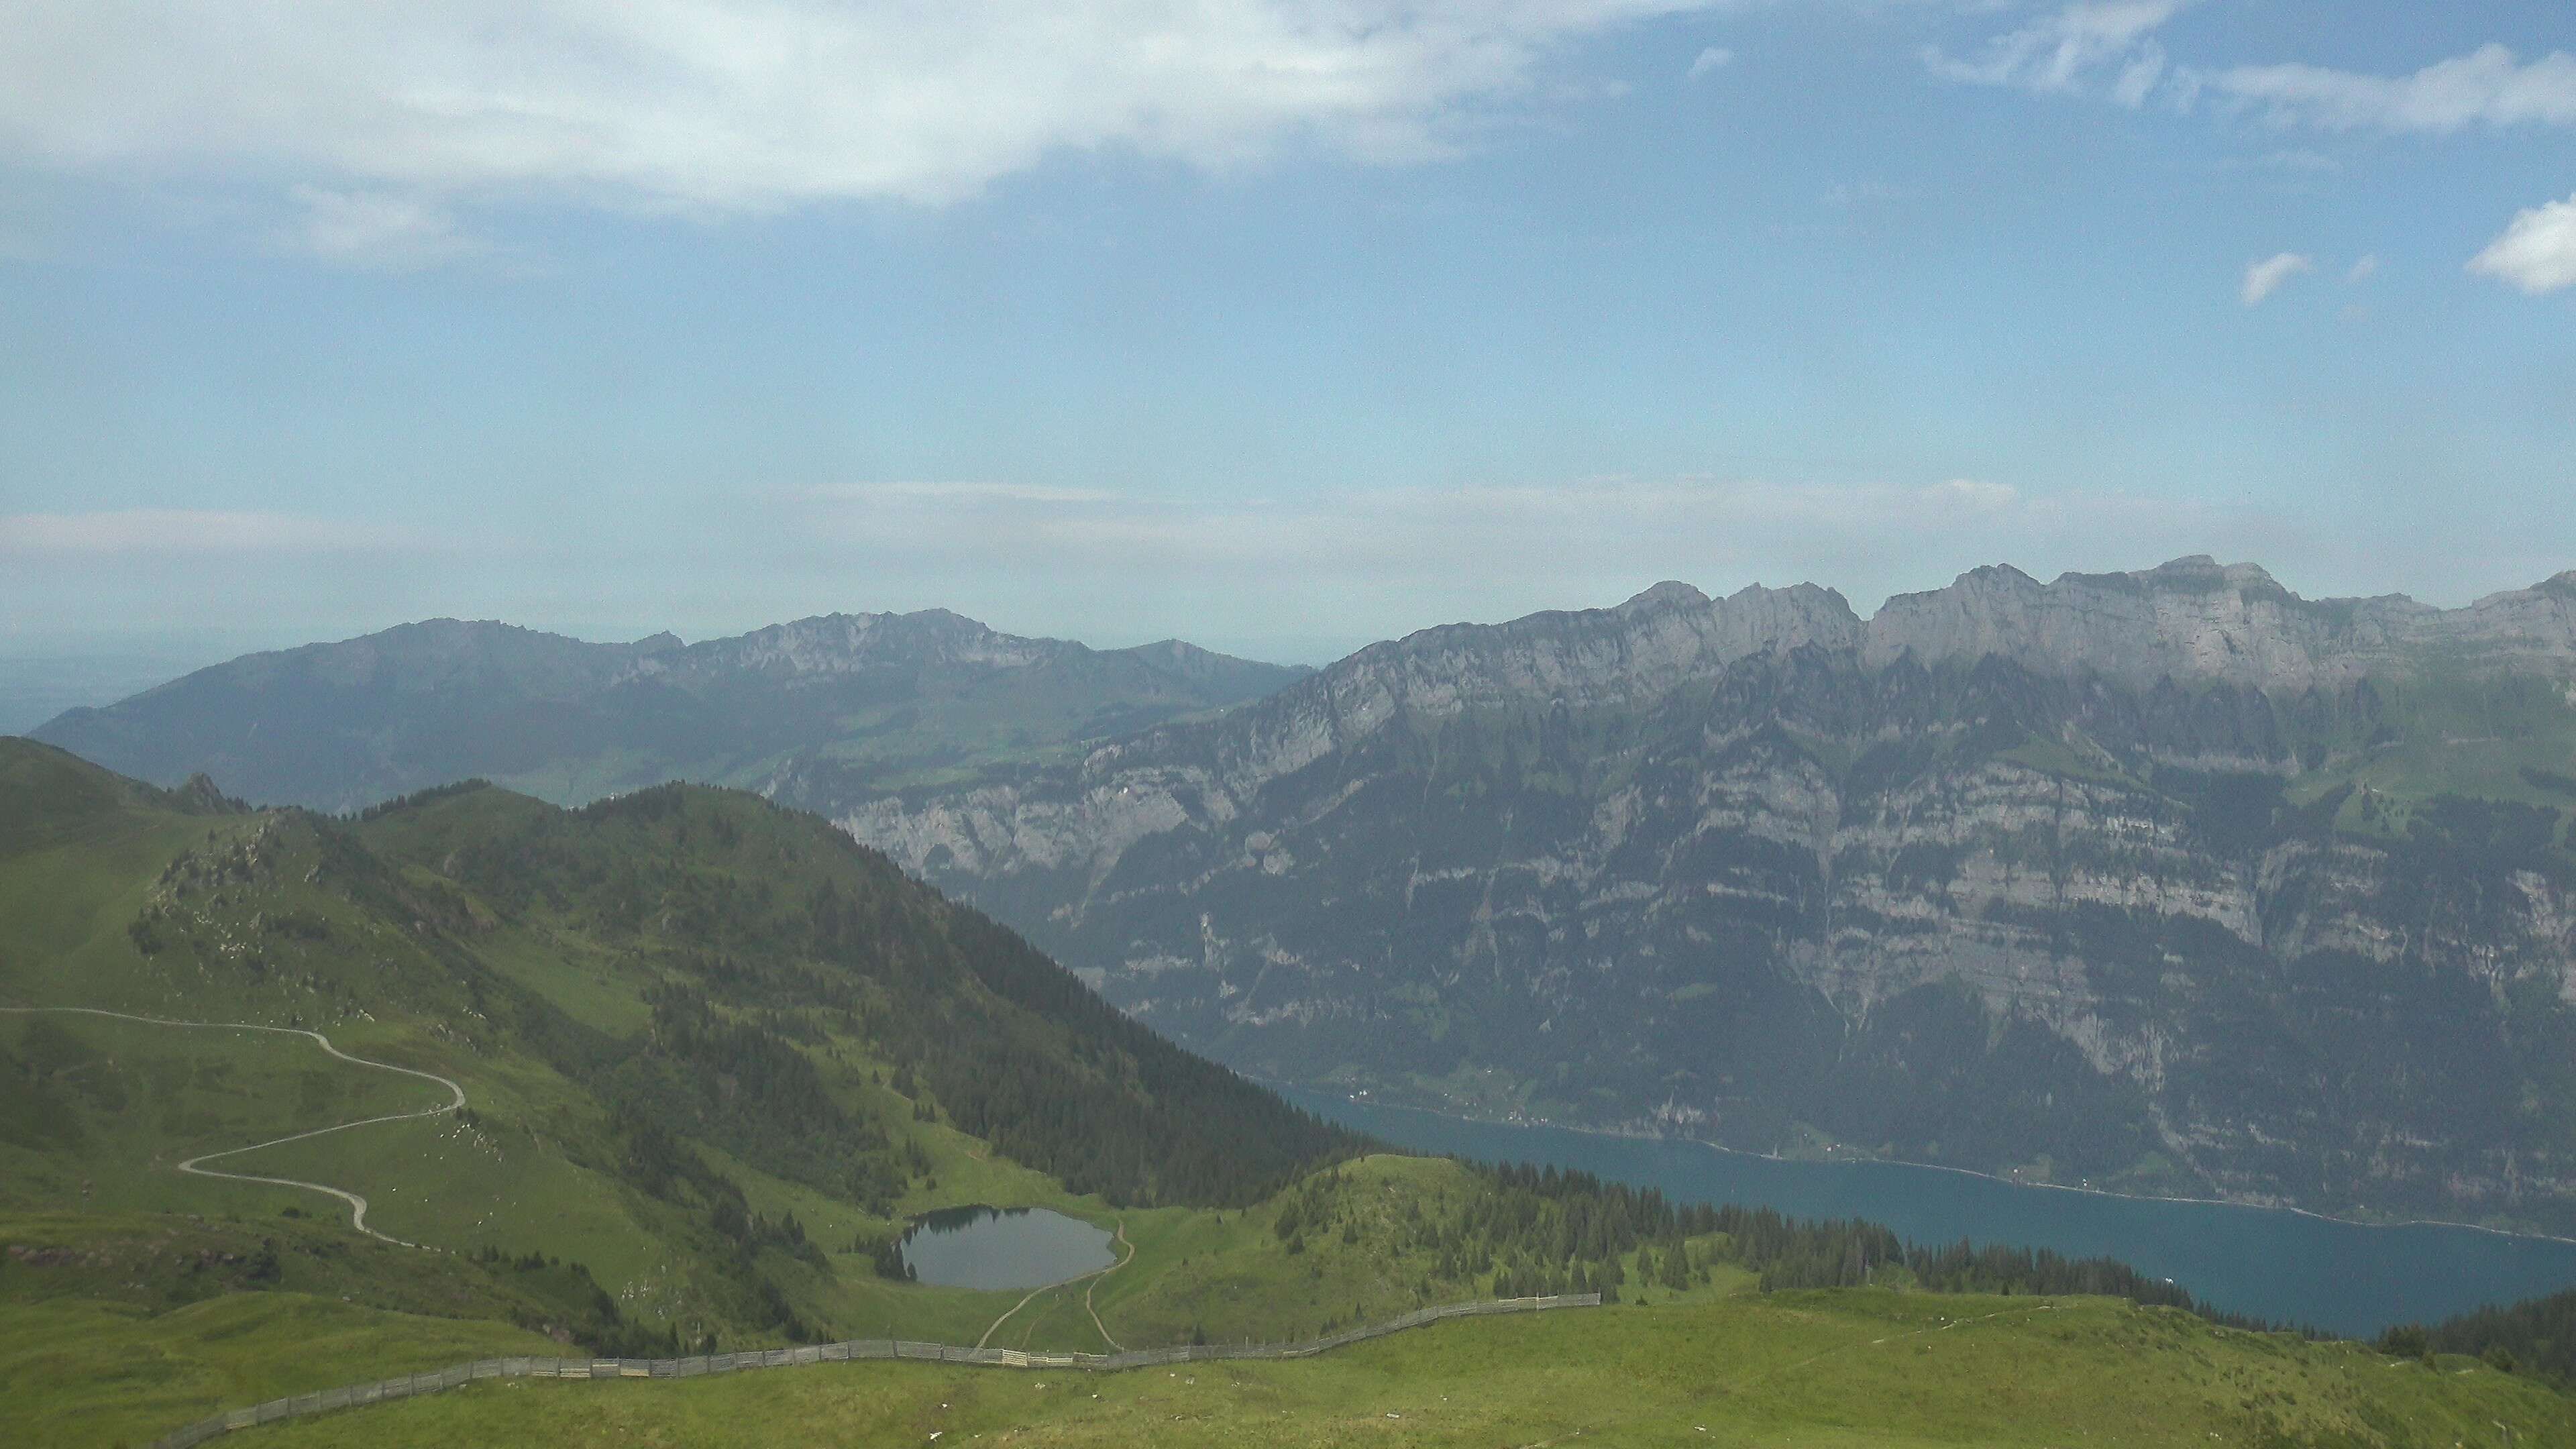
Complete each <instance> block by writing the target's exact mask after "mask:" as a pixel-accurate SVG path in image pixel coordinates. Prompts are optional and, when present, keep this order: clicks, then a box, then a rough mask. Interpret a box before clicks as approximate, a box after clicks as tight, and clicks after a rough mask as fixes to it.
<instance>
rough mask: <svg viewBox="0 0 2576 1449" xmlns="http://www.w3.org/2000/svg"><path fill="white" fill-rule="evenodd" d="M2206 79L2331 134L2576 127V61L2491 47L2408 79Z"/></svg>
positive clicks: (2257, 74)
mask: <svg viewBox="0 0 2576 1449" xmlns="http://www.w3.org/2000/svg"><path fill="white" fill-rule="evenodd" d="M2200 80H2201V82H2202V84H2204V85H2206V86H2207V87H2209V88H2210V89H2212V90H2215V91H2217V92H2218V93H2219V94H2221V95H2225V96H2230V97H2233V98H2235V99H2236V100H2238V101H2241V102H2244V103H2247V104H2250V105H2254V106H2257V107H2260V108H2261V109H2262V110H2263V111H2264V112H2265V113H2266V114H2268V115H2269V116H2271V117H2272V118H2273V119H2274V120H2276V121H2279V122H2282V123H2285V124H2300V125H2308V126H2316V127H2321V128H2323V129H2326V130H2335V131H2351V130H2381V131H2431V132H2449V131H2457V130H2460V129H2461V128H2463V127H2466V126H2470V125H2475V124H2485V125H2489V126H2512V125H2548V126H2576V56H2571V55H2569V54H2567V53H2566V52H2564V51H2553V52H2551V53H2550V54H2548V55H2545V56H2542V57H2540V58H2539V59H2537V60H2534V61H2532V62H2531V63H2530V64H2528V65H2524V64H2522V63H2520V62H2518V61H2517V60H2515V59H2514V54H2513V52H2512V51H2510V50H2507V49H2506V48H2505V47H2503V46H2501V45H2485V46H2480V47H2479V48H2478V49H2476V50H2474V51H2471V52H2470V53H2469V54H2467V55H2463V56H2457V57H2454V58H2452V59H2450V60H2445V61H2439V62H2436V63H2435V64H2432V65H2428V66H2426V67H2424V68H2423V69H2422V70H2419V71H2417V72H2415V73H2414V74H2412V75H2404V76H2374V75H2360V74H2356V73H2354V72H2351V71H2339V70H2328V69H2325V68H2323V67H2320V66H2313V65H2264V66H2239V67H2237V68H2235V69H2232V70H2223V71H2217V72H2214V73H2211V74H2208V75H2204V76H2201V77H2200Z"/></svg>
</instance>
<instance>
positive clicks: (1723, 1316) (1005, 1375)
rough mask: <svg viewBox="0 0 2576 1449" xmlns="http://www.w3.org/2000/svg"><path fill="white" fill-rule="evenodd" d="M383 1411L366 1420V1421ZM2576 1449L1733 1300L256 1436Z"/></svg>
mask: <svg viewBox="0 0 2576 1449" xmlns="http://www.w3.org/2000/svg"><path fill="white" fill-rule="evenodd" d="M361 1414H363V1415H364V1416H365V1417H364V1419H363V1420H361V1418H360V1417H359V1416H360V1415H361ZM2499 1425H2502V1426H2504V1427H2505V1428H2507V1429H2509V1430H2511V1431H2512V1432H2513V1433H2514V1435H2515V1436H2516V1438H2515V1440H2514V1442H2516V1443H2523V1444H2551V1443H2567V1442H2572V1441H2576V1402H2571V1401H2570V1400H2568V1399H2565V1398H2562V1397H2558V1396H2556V1395H2553V1394H2551V1393H2549V1392H2548V1391H2546V1390H2545V1389H2543V1388H2541V1387H2539V1386H2538V1385H2535V1384H2533V1383H2531V1382H2529V1381H2528V1380H2524V1379H2520V1378H2516V1377H2513V1376H2510V1375H2505V1374H2500V1373H2495V1372H2492V1371H2489V1370H2487V1369H2485V1368H2483V1367H2482V1366H2480V1365H2478V1364H2476V1363H2474V1362H2473V1361H2462V1360H2444V1361H2442V1362H2441V1363H2440V1365H2439V1366H2438V1367H2437V1368H2426V1367H2425V1366H2423V1365H2421V1364H2419V1363H2416V1362H2413V1361H2391V1360H2388V1359H2385V1358H2383V1357H2381V1356H2379V1355H2377V1354H2375V1353H2372V1352H2370V1351H2368V1350H2366V1349H2363V1348H2359V1347H2356V1346H2351V1345H2312V1344H2306V1343H2302V1342H2299V1341H2298V1340H2295V1339H2288V1338H2282V1337H2277V1336H2269V1335H2260V1334H2248V1333H2241V1332H2237V1331H2234V1330H2228V1329H2219V1328H2213V1327H2211V1326H2210V1325H2208V1324H2205V1323H2202V1322H2200V1321H2199V1320H2196V1319H2193V1318H2190V1317H2188V1316H2185V1315H2181V1314H2177V1313H2173V1312H2171V1311H2168V1310H2155V1309H2139V1308H2134V1307H2131V1306H2129V1305H2126V1304H2119V1303H2112V1302H2106V1301H2103V1300H2099V1299H2065V1300H2033V1299H2028V1298H1939V1297H1930V1296H1923V1295H1901V1294H1894V1293H1882V1292H1842V1293H1832V1294H1804V1295H1782V1296H1775V1297H1771V1298H1754V1297H1735V1298H1728V1299H1723V1300H1716V1301H1710V1302H1705V1303H1694V1304H1684V1305H1675V1306H1658V1307H1649V1308H1633V1307H1628V1308H1606V1309H1601V1310H1594V1311H1573V1312H1565V1313H1559V1314H1550V1315H1546V1316H1543V1317H1537V1318H1519V1319H1486V1320H1470V1321H1465V1322H1457V1323H1448V1324H1441V1325H1438V1326H1435V1327H1433V1328H1429V1329H1425V1330H1422V1331H1419V1332H1416V1333H1411V1334H1404V1335H1399V1336H1397V1337H1394V1338H1389V1339H1382V1340H1377V1341H1374V1342H1371V1343H1367V1344H1363V1345H1359V1346H1357V1347H1354V1348H1350V1349H1347V1350H1343V1351H1340V1352H1337V1353H1334V1354H1331V1355H1328V1356H1326V1357H1323V1358H1319V1359H1312V1360H1306V1361H1302V1362H1293V1363H1231V1362H1227V1363H1207V1364H1200V1365H1195V1366H1192V1367H1189V1368H1184V1369H1179V1370H1164V1369H1147V1370H1140V1371H1136V1372H1132V1373H1124V1374H1112V1375H1099V1376H1089V1375H1083V1374H1078V1373H1066V1374H1050V1373H1018V1372H1008V1371H996V1370H989V1369H986V1370H976V1369H943V1368H938V1367H933V1366H928V1365H918V1364H885V1363H870V1364H855V1365H822V1366H816V1367H813V1368H807V1369H793V1370H772V1371H767V1372H762V1373H757V1374H746V1375H740V1376H736V1377H732V1378H718V1379H705V1380H695V1381H686V1382H646V1383H616V1384H591V1383H552V1382H532V1383H526V1384H516V1385H513V1384H492V1385H478V1386H475V1387H472V1388H468V1389H465V1390H460V1391H458V1392H455V1393H452V1394H448V1395H444V1396H441V1397H438V1398H434V1399H425V1400H415V1401H410V1402H405V1403H400V1404H394V1405H388V1406H384V1407H381V1408H373V1409H367V1410H361V1411H355V1412H353V1413H351V1414H347V1415H343V1416H340V1417H338V1418H337V1419H333V1418H327V1417H326V1418H319V1419H313V1420H307V1421H302V1422H297V1423H289V1424H285V1425H280V1426H276V1427H273V1428H269V1429H263V1430H260V1431H257V1432H259V1433H260V1434H261V1435H262V1441H261V1442H263V1443H265V1444H271V1445H274V1446H276V1449H294V1446H299V1445H319V1444H338V1443H348V1442H356V1441H357V1439H359V1438H361V1437H362V1438H363V1440H364V1442H367V1443H369V1444H372V1445H381V1446H385V1449H402V1446H409V1445H423V1446H427V1445H448V1444H465V1443H500V1442H514V1441H535V1442H546V1443H552V1444H560V1445H565V1446H583V1445H612V1444H616V1445H624V1444H651V1443H669V1444H690V1445H705V1446H711V1449H712V1446H724V1445H733V1444H740V1445H767V1444H782V1443H816V1444H903V1443H915V1444H918V1443H927V1442H930V1439H931V1436H932V1435H933V1434H934V1433H936V1434H938V1435H939V1436H940V1437H939V1442H941V1443H943V1444H945V1443H949V1442H959V1443H972V1442H976V1441H977V1440H978V1439H981V1440H985V1441H990V1442H1008V1443H1011V1444H1020V1445H1132V1444H1147V1443H1151V1444H1174V1445H1181V1444H1209V1445H1225V1446H1229V1449H1261V1446H1272V1445H1277V1446H1289V1445H1295V1446H1308V1445H1345V1444H1349V1445H1358V1444H1370V1445H1390V1446H1393V1445H1476V1446H1487V1445H1497V1444H1501V1445H1530V1444H1558V1443H1580V1444H1604V1445H1629V1444H1634V1445H1646V1444H1653V1445H1674V1444H1699V1443H1707V1444H1718V1445H1755V1444H1759V1445H1765V1446H1790V1445H1801V1446H1803V1445H1820V1446H1821V1445H1870V1446H1881V1449H1901V1446H1927V1449H1928V1446H1955V1445H1970V1444H1975V1445H2028V1446H2034V1449H2037V1446H2059V1445H2074V1444H2099V1445H2111V1444H2118V1445H2125V1446H2142V1449H2143V1446H2174V1449H2181V1446H2186V1445H2188V1446H2199V1449H2206V1446H2209V1445H2212V1444H2226V1445H2282V1446H2287V1445H2316V1446H2329V1445H2333V1446H2342V1445H2351V1446H2363V1445H2367V1446H2377V1449H2401V1446H2409V1449H2411V1446H2426V1449H2432V1446H2443V1449H2449V1446H2453V1445H2458V1444H2493V1443H2497V1442H2499V1440H2498V1426H2499Z"/></svg>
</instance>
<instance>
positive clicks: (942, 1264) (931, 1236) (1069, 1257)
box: [902, 1207, 1118, 1289]
mask: <svg viewBox="0 0 2576 1449" xmlns="http://www.w3.org/2000/svg"><path fill="white" fill-rule="evenodd" d="M902 1252H903V1261H904V1265H905V1266H906V1267H908V1268H910V1269H912V1274H913V1276H914V1277H915V1278H918V1279H920V1280H921V1281H922V1282H924V1283H935V1284H938V1285H940V1286H941V1287H945V1288H983V1289H1002V1288H1043V1287H1045V1286H1046V1285H1048V1284H1049V1283H1061V1282H1063V1281H1064V1280H1066V1279H1067V1278H1079V1277H1081V1276H1082V1275H1083V1274H1085V1273H1096V1272H1098V1271H1099V1270H1101V1269H1103V1268H1106V1267H1108V1266H1109V1265H1110V1264H1112V1263H1115V1262H1117V1261H1118V1255H1117V1254H1116V1253H1114V1252H1112V1251H1110V1247H1109V1231H1108V1230H1107V1229H1106V1228H1096V1227H1093V1226H1092V1225H1091V1224H1089V1223H1086V1222H1084V1221H1083V1220H1082V1219H1080V1218H1069V1217H1066V1216H1065V1215H1064V1214H1062V1213H1059V1212H1052V1211H1049V1210H1048V1209H1046V1208H992V1207H961V1208H943V1209H941V1210H940V1211H938V1212H935V1213H929V1214H926V1215H924V1216H922V1217H920V1218H917V1219H915V1220H914V1222H913V1225H912V1227H911V1228H910V1229H909V1230H907V1231H906V1232H905V1233H904V1235H903V1242H902Z"/></svg>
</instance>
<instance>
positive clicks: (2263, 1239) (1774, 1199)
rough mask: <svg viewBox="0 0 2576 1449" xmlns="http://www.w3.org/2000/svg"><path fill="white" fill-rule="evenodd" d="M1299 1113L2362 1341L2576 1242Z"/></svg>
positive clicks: (1398, 1112) (2564, 1260) (1691, 1147)
mask: <svg viewBox="0 0 2576 1449" xmlns="http://www.w3.org/2000/svg"><path fill="white" fill-rule="evenodd" d="M1281 1094H1282V1095H1283V1096H1286V1097H1287V1098H1288V1099H1289V1100H1290V1101H1292V1102H1295V1103H1296V1104H1297V1105H1298V1106H1301V1107H1304V1108H1306V1109H1307V1110H1308V1111H1311V1112H1314V1113H1316V1114H1317V1115H1319V1116H1322V1117H1325V1118H1328V1119H1330V1120H1332V1121H1335V1122H1339V1123H1341V1124H1343V1125H1344V1126H1348V1127H1352V1128H1356V1129H1358V1130H1360V1131H1362V1132H1366V1133H1369V1134H1370V1135H1372V1136H1375V1137H1377V1138H1379V1139H1381V1140H1383V1141H1386V1142H1391V1143H1393V1144H1395V1145H1397V1146H1399V1147H1404V1148H1407V1149H1410V1150H1412V1151H1416V1152H1437V1153H1454V1154H1456V1155H1457V1156H1460V1157H1466V1158H1472V1159H1475V1160H1478V1161H1483V1162H1533V1163H1538V1164H1541V1165H1545V1166H1554V1167H1557V1168H1560V1169H1563V1168H1572V1169H1577V1170H1580V1171H1583V1172H1589V1173H1593V1174H1595V1175H1596V1176H1599V1177H1602V1178H1605V1179H1610V1180H1614V1181H1619V1182H1626V1183H1630V1184H1633V1185H1635V1186H1638V1187H1652V1188H1657V1189H1660V1190H1661V1191H1662V1192H1663V1194H1664V1196H1666V1197H1667V1198H1670V1199H1673V1200H1675V1201H1679V1202H1707V1203H1740V1204H1742V1205H1744V1206H1747V1207H1768V1208H1774V1209H1777V1210H1778V1211H1780V1212H1782V1213H1785V1214H1788V1215H1789V1216H1792V1217H1801V1218H1855V1217H1856V1218H1867V1219H1870V1220H1872V1221H1874V1222H1880V1223H1884V1224H1886V1225H1887V1226H1889V1227H1890V1228H1893V1229H1895V1230H1896V1232H1897V1233H1898V1234H1900V1235H1901V1236H1903V1237H1906V1238H1908V1239H1911V1240H1912V1241H1914V1242H1917V1243H1931V1244H1938V1243H1953V1242H1957V1241H1958V1240H1959V1239H1961V1238H1970V1239H1973V1240H1975V1241H1976V1242H1978V1243H1981V1244H1982V1243H2001V1244H2006V1245H2011V1246H2016V1247H2030V1248H2049V1249H2053V1250H2055V1251H2057V1252H2059V1253H2063V1254H2066V1255H2067V1256H2069V1257H2076V1258H2091V1257H2101V1256H2106V1255H2107V1256H2109V1257H2114V1258H2118V1259H2121V1260H2122V1261H2124V1262H2127V1263H2129V1264H2130V1265H2132V1266H2133V1267H2135V1268H2137V1269H2138V1270H2139V1271H2141V1272H2144V1273H2150V1274H2153V1275H2155V1276H2156V1277H2159V1278H2170V1279H2172V1280H2173V1281H2175V1282H2176V1283H2179V1284H2181V1285H2182V1286H2183V1287H2185V1288H2187V1289H2189V1290H2191V1292H2192V1294H2193V1295H2194V1296H2195V1297H2197V1298H2199V1299H2200V1300H2201V1301H2202V1302H2205V1303H2208V1304H2211V1305H2212V1306H2215V1307H2218V1308H2224V1309H2231V1310H2234V1311H2236V1312H2239V1313H2247V1314H2252V1315H2255V1316H2257V1317H2261V1318H2267V1319H2274V1320H2280V1321H2285V1322H2295V1323H2306V1324H2311V1325H2314V1326H2316V1327H2318V1328H2323V1329H2327V1330H2329V1331H2331V1332H2335V1333H2341V1334H2348V1335H2355V1336H2364V1337H2366V1336H2369V1335H2372V1334H2376V1333H2377V1332H2378V1331H2379V1330H2380V1329H2382V1328H2385V1327H2387V1326H2388V1325H2389V1324H2392V1323H2404V1322H2409V1321H2426V1322H2430V1321H2434V1320H2438V1319H2442V1318H2447V1317H2449V1316H2451V1315H2452V1314H2455V1313H2461V1312H2465V1311H2467V1310H2469V1309H2472V1308H2477V1307H2480V1306H2482V1305H2485V1304H2491V1303H2509V1302H2512V1301H2514V1300H2516V1299H2521V1298H2531V1297H2537V1296H2539V1295H2541V1294H2545V1293H2555V1292H2557V1291H2559V1290H2560V1289H2562V1288H2567V1287H2570V1286H2576V1242H2569V1241H2566V1240H2564V1239H2559V1238H2541V1237H2527V1236H2517V1235H2514V1234H2509V1233H2496V1232H2488V1231H2485V1230H2482V1229H2479V1228H2471V1227H2453V1226H2442V1225H2435V1224H2406V1225H2402V1226H2391V1227H2379V1226H2372V1225H2368V1224H2363V1223H2352V1222H2342V1221H2338V1220H2336V1219H2332V1218H2322V1217H2316V1216H2312V1215H2309V1214H2306V1213H2299V1212H2292V1211H2288V1210H2284V1209H2279V1208H2259V1207H2242V1206H2237V1205H2234V1204H2229V1203H2205V1202H2178V1201H2172V1200H2166V1199H2156V1198H2132V1197H2114V1196H2110V1195H2108V1194H2103V1193H2091V1192H2076V1191H2069V1190H2066V1189H2062V1188H2046V1187H2030V1186H2024V1185H2021V1184H2018V1183H2010V1182H2005V1181H2002V1180H2000V1179H1997V1178H1992V1177H1981V1176H1978V1175H1976V1174H1974V1173H1967V1172H1956V1171H1951V1170H1948V1169H1944V1168H1938V1167H1918V1166H1912V1165H1908V1164H1904V1163H1893V1162H1791V1161H1783V1160H1781V1159H1778V1158H1771V1157H1760V1156H1755V1155H1751V1154H1747V1153H1737V1152H1727V1151H1724V1150H1722V1149H1719V1148H1715V1147H1710V1146H1708V1145H1706V1144H1704V1143H1697V1142H1685V1141H1675V1140H1671V1139H1657V1138H1643V1137H1617V1136H1611V1135H1608V1134H1604V1133H1596V1132H1580V1131H1576V1130H1574V1129H1571V1128H1565V1127H1542V1126H1531V1125H1521V1124H1515V1123H1503V1122H1477V1121H1470V1120H1466V1119H1462V1118H1456V1117H1445V1116H1442V1115H1440V1114H1438V1113H1435V1112H1423V1111H1415V1110H1412V1109H1409V1108H1403V1107H1390V1106H1384V1105H1380V1104H1376V1103H1371V1102H1365V1101H1353V1100H1352V1099H1351V1098H1350V1097H1348V1096H1347V1095H1345V1094H1343V1093H1340V1092H1332V1091H1324V1090H1316V1089H1308V1088H1283V1089H1281Z"/></svg>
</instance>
